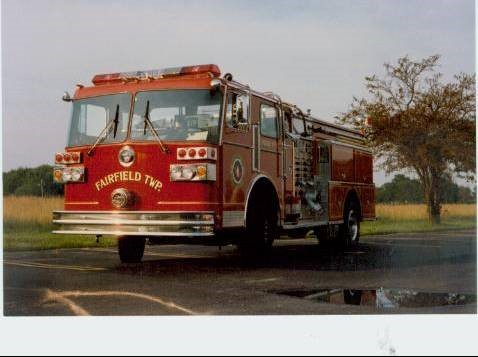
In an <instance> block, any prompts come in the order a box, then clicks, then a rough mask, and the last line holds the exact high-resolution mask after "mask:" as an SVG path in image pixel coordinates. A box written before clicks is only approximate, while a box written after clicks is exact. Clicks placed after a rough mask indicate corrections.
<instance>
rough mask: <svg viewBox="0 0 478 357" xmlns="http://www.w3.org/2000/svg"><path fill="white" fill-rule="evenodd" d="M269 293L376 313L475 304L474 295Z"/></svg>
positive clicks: (401, 291)
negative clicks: (354, 307)
mask: <svg viewBox="0 0 478 357" xmlns="http://www.w3.org/2000/svg"><path fill="white" fill-rule="evenodd" d="M269 293H274V294H279V295H287V296H292V297H297V298H301V299H306V300H311V301H316V302H321V303H328V304H334V305H362V306H371V307H375V308H377V309H397V308H419V307H439V306H462V305H468V304H476V295H474V294H455V293H427V292H419V291H415V290H405V289H383V288H380V289H376V290H352V289H315V290H275V291H269Z"/></svg>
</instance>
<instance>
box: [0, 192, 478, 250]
mask: <svg viewBox="0 0 478 357" xmlns="http://www.w3.org/2000/svg"><path fill="white" fill-rule="evenodd" d="M62 208H63V198H60V197H56V198H40V197H5V198H4V201H3V227H4V238H3V244H4V249H5V250H27V249H56V248H75V247H88V246H98V245H97V244H96V241H95V239H94V238H85V237H84V236H83V237H82V236H67V235H64V236H58V235H54V234H51V233H50V231H51V230H52V229H53V226H52V224H51V212H52V211H53V210H57V209H62ZM442 212H443V213H442V224H441V225H437V226H432V225H431V224H430V223H428V221H427V212H426V207H425V205H377V217H378V220H377V221H376V222H364V223H363V224H362V235H363V236H366V235H373V234H388V233H407V232H426V231H439V230H458V229H469V228H475V227H476V205H474V204H450V205H443V210H442ZM115 244H116V240H115V239H114V238H106V237H105V238H102V239H101V240H100V244H99V245H100V246H114V245H115Z"/></svg>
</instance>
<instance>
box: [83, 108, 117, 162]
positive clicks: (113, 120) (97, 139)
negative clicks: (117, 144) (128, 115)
mask: <svg viewBox="0 0 478 357" xmlns="http://www.w3.org/2000/svg"><path fill="white" fill-rule="evenodd" d="M118 123H119V104H117V105H116V112H115V117H114V118H113V119H112V120H110V121H109V122H108V124H106V126H105V127H104V129H103V130H102V131H101V133H100V135H98V137H97V138H96V141H95V143H94V144H93V145H91V147H90V149H89V150H88V152H87V155H88V156H91V154H92V153H93V150H95V148H96V147H97V146H98V144H99V143H100V142H102V141H103V140H105V139H106V137H107V136H108V135H105V133H106V132H108V130H109V129H110V128H111V125H113V124H114V125H115V126H114V128H113V139H114V138H116V133H117V131H118Z"/></svg>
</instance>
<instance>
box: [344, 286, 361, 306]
mask: <svg viewBox="0 0 478 357" xmlns="http://www.w3.org/2000/svg"><path fill="white" fill-rule="evenodd" d="M344 302H345V303H346V304H347V305H360V304H361V303H362V291H361V290H344Z"/></svg>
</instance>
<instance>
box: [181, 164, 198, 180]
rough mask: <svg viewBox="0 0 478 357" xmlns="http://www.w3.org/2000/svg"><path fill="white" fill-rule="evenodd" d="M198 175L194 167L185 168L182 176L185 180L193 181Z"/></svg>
mask: <svg viewBox="0 0 478 357" xmlns="http://www.w3.org/2000/svg"><path fill="white" fill-rule="evenodd" d="M195 175H196V168H195V167H193V166H189V167H184V168H183V172H182V176H183V178H184V179H185V180H192V179H193V178H194V176H195Z"/></svg>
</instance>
